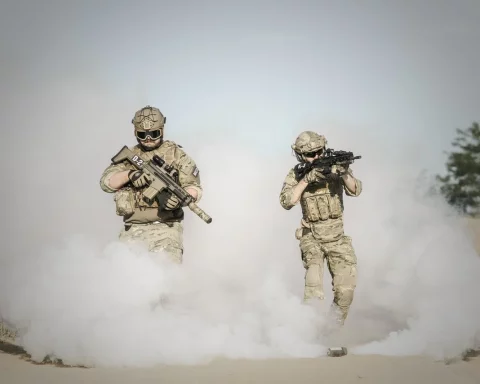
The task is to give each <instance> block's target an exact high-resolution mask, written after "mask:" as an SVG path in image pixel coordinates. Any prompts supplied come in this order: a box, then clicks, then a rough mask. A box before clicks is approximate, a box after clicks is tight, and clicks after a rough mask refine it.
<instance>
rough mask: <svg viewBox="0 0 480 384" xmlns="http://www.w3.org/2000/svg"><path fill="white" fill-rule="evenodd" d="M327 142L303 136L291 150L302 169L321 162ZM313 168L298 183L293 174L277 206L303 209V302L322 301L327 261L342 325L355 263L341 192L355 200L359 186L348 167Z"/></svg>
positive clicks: (353, 282) (314, 135)
mask: <svg viewBox="0 0 480 384" xmlns="http://www.w3.org/2000/svg"><path fill="white" fill-rule="evenodd" d="M326 145H327V141H326V139H325V137H324V136H321V135H319V134H317V133H315V132H311V131H306V132H302V133H301V134H300V135H299V136H298V137H297V139H296V141H295V143H294V144H293V145H292V149H293V150H294V152H295V155H296V157H297V159H298V161H300V162H301V163H311V162H313V161H314V160H315V159H318V158H319V157H322V156H324V154H325V148H326ZM322 171H323V170H322V169H318V168H313V169H312V170H311V171H310V172H308V173H307V174H306V175H305V176H304V177H303V178H301V179H299V180H298V179H297V177H296V173H295V169H294V168H292V169H291V170H290V172H289V173H288V175H287V177H286V178H285V182H284V184H283V187H282V191H281V193H280V204H281V205H282V207H283V208H284V209H287V210H289V209H291V208H292V207H293V206H295V205H296V204H297V203H298V202H299V201H300V205H301V208H302V215H303V217H302V220H301V227H300V228H299V229H297V231H296V238H297V239H298V240H299V241H300V250H301V256H302V261H303V266H304V267H305V270H306V272H305V288H304V300H305V301H307V300H309V299H312V298H318V299H320V300H323V299H324V291H323V268H324V262H325V260H326V262H327V266H328V269H329V271H330V275H331V277H332V279H333V282H332V286H333V292H334V298H333V303H332V307H331V310H332V311H331V312H332V313H331V314H332V315H333V316H334V319H335V321H336V323H337V324H339V325H343V324H344V322H345V319H346V318H347V315H348V310H349V307H350V305H351V303H352V300H353V292H354V290H355V287H356V278H357V258H356V255H355V251H354V249H353V246H352V240H351V238H350V237H349V236H346V235H345V233H344V228H343V208H344V207H343V192H344V191H345V194H346V195H347V196H358V195H360V193H361V192H362V183H361V181H360V180H358V179H357V178H355V177H354V176H353V173H352V170H351V169H350V168H349V167H348V165H347V166H345V167H340V166H333V167H332V172H331V173H326V172H325V174H324V173H322Z"/></svg>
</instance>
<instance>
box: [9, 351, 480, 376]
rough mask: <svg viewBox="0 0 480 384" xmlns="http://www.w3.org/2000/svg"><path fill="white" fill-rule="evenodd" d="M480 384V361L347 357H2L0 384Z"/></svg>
mask: <svg viewBox="0 0 480 384" xmlns="http://www.w3.org/2000/svg"><path fill="white" fill-rule="evenodd" d="M322 382H323V383H325V382H327V383H339V384H349V383H362V384H370V383H382V384H385V383H389V384H396V383H402V384H403V383H408V384H414V383H423V384H426V383H436V384H443V383H445V384H447V383H448V384H453V383H458V384H463V383H465V384H467V383H469V384H474V383H475V384H478V383H480V356H472V357H469V358H467V359H466V360H465V361H458V362H454V363H451V364H445V363H443V362H434V361H432V360H430V359H427V358H424V357H385V356H350V355H349V356H345V357H341V358H329V357H325V358H317V359H289V360H278V359H273V360H263V361H261V360H257V361H252V360H216V361H214V362H213V363H211V364H208V365H204V366H157V367H153V368H148V369H130V368H129V369H127V368H124V369H102V368H89V369H86V368H65V367H55V366H52V365H36V364H33V363H31V362H28V361H25V360H23V359H22V358H21V357H20V356H19V355H16V354H15V352H12V351H10V352H9V353H6V352H0V383H2V384H14V383H19V384H27V383H32V384H33V383H36V384H40V383H49V384H50V383H51V384H57V383H65V384H67V383H68V384H76V383H102V384H108V383H115V384H122V383H138V384H140V383H169V384H170V383H171V384H174V383H198V384H201V383H222V384H224V383H228V384H235V383H276V384H278V383H295V384H302V383H322Z"/></svg>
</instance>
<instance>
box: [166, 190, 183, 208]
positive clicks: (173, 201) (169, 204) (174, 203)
mask: <svg viewBox="0 0 480 384" xmlns="http://www.w3.org/2000/svg"><path fill="white" fill-rule="evenodd" d="M179 206H180V200H179V198H178V197H177V196H176V195H174V194H173V193H172V194H170V196H169V197H168V199H167V200H166V201H165V210H166V211H173V210H174V209H177V208H178V207H179Z"/></svg>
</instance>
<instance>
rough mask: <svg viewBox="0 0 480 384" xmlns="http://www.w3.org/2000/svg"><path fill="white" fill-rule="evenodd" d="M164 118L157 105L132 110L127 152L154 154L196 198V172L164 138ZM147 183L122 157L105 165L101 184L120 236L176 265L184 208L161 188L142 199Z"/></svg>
mask: <svg viewBox="0 0 480 384" xmlns="http://www.w3.org/2000/svg"><path fill="white" fill-rule="evenodd" d="M165 122H166V117H165V116H163V115H162V113H161V112H160V110H159V109H158V108H154V107H151V106H149V105H147V106H146V107H144V108H142V109H140V110H139V111H137V112H136V113H135V116H134V117H133V119H132V123H133V126H134V133H135V137H136V138H137V142H138V145H135V146H134V147H131V148H130V150H132V151H133V152H134V153H137V154H139V155H140V156H141V157H142V158H144V159H145V160H151V159H152V158H153V156H154V155H158V156H159V157H160V158H162V159H163V160H165V162H166V164H168V165H171V166H172V167H174V168H175V169H177V170H178V173H179V178H178V180H177V181H178V183H179V185H180V186H182V187H183V188H184V189H185V190H186V191H187V192H188V193H189V194H190V195H192V196H193V198H194V199H195V201H196V202H198V201H199V200H200V199H201V197H202V187H201V185H200V175H199V170H198V168H197V166H196V164H195V162H194V161H193V160H192V158H191V157H189V156H188V155H187V154H186V153H185V151H184V150H183V149H182V147H181V146H180V145H178V144H176V143H174V142H173V141H168V140H164V139H163V133H164V125H165ZM149 182H150V178H149V177H148V175H147V174H145V173H143V172H142V171H139V170H136V169H135V168H134V167H133V166H132V165H131V164H130V163H129V162H128V161H125V162H123V163H121V164H117V165H114V164H111V165H110V166H108V167H107V168H106V169H105V171H104V172H103V174H102V176H101V178H100V187H101V188H102V190H104V191H105V192H107V193H113V194H114V201H115V203H116V213H117V215H119V216H123V221H124V228H123V229H122V231H121V232H120V235H119V238H120V240H122V241H137V240H140V241H143V242H145V243H146V244H147V246H148V250H149V251H151V252H160V251H165V252H166V253H167V254H168V255H169V256H170V258H171V259H172V260H173V261H174V262H176V263H179V264H181V263H182V261H183V224H182V221H183V219H184V212H183V209H182V207H181V204H180V201H179V199H178V198H177V197H176V196H175V195H173V194H172V193H170V192H168V191H162V192H161V193H159V194H158V195H157V199H156V201H154V203H153V204H152V205H148V204H147V203H146V202H145V201H143V199H142V192H143V191H144V190H145V189H146V188H147V187H148V184H149Z"/></svg>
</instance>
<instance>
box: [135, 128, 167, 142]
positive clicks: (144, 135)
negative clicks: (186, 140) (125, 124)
mask: <svg viewBox="0 0 480 384" xmlns="http://www.w3.org/2000/svg"><path fill="white" fill-rule="evenodd" d="M161 134H162V132H161V131H160V129H155V130H153V131H135V135H136V136H137V137H138V139H140V140H145V139H146V138H147V137H150V138H151V139H152V140H155V139H158V138H159V137H160V136H161Z"/></svg>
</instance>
